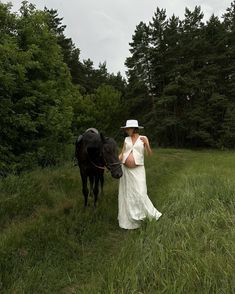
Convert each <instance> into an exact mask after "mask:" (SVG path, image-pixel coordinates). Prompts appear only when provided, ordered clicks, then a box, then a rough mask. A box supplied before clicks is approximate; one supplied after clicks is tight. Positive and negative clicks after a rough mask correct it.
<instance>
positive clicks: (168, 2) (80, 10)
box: [2, 0, 232, 75]
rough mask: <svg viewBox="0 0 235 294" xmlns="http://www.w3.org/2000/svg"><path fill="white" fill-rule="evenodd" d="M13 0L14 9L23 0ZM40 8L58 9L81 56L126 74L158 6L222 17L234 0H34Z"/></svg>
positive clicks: (181, 12)
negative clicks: (139, 30) (137, 35)
mask: <svg viewBox="0 0 235 294" xmlns="http://www.w3.org/2000/svg"><path fill="white" fill-rule="evenodd" d="M2 2H3V3H6V2H11V3H12V4H13V11H17V10H18V9H19V7H20V3H21V0H11V1H7V0H6V1H2ZM30 2H31V3H33V4H35V5H36V7H37V8H38V9H43V8H44V7H45V6H46V7H47V8H54V9H57V10H58V12H59V15H60V17H63V18H64V20H63V23H64V24H65V25H66V26H67V28H66V31H65V34H66V36H67V37H71V38H72V40H73V42H74V43H75V44H76V46H77V47H78V48H79V49H80V50H81V60H83V59H88V58H90V59H91V60H92V61H93V62H94V65H95V67H97V66H98V64H99V63H100V62H104V61H106V63H107V68H108V71H109V72H114V73H117V72H118V71H120V72H121V73H122V74H123V75H125V71H126V68H125V66H124V62H125V59H126V58H127V57H128V56H129V55H130V53H129V43H130V42H131V40H132V35H133V33H134V30H135V28H136V26H137V25H138V24H139V23H140V21H144V22H146V23H148V22H149V21H151V20H152V17H153V14H154V12H155V10H156V8H157V7H159V8H163V9H166V11H167V15H168V16H169V17H170V16H171V15H172V14H175V15H176V16H179V17H180V18H183V16H184V10H185V7H188V8H189V9H191V10H193V9H194V7H195V6H196V5H200V6H201V8H202V11H203V12H204V15H205V20H207V19H208V18H209V17H210V16H211V14H212V13H214V14H215V15H217V16H219V17H221V16H222V14H223V13H224V12H225V10H226V8H227V7H229V6H230V3H231V2H232V0H196V1H195V0H64V1H62V0H31V1H30Z"/></svg>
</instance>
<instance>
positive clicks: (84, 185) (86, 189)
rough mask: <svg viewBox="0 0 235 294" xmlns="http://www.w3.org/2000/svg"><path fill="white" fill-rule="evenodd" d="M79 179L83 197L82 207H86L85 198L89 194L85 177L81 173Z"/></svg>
mask: <svg viewBox="0 0 235 294" xmlns="http://www.w3.org/2000/svg"><path fill="white" fill-rule="evenodd" d="M81 178H82V193H83V196H84V206H87V198H88V193H89V191H88V188H87V175H86V174H85V173H82V172H81Z"/></svg>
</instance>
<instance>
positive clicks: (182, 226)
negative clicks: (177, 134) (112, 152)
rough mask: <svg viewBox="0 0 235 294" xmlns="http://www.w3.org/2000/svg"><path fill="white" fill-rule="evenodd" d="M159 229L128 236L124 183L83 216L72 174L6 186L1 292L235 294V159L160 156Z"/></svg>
mask: <svg viewBox="0 0 235 294" xmlns="http://www.w3.org/2000/svg"><path fill="white" fill-rule="evenodd" d="M146 169H147V183H148V192H149V196H150V198H151V199H152V201H153V203H154V204H155V206H156V207H157V208H158V210H160V211H161V212H162V213H163V216H162V218H161V219H160V220H159V221H158V222H155V221H152V222H149V221H147V220H146V221H145V222H143V225H142V228H141V229H138V230H133V231H125V230H122V229H120V228H119V227H118V223H117V189H118V182H117V181H115V180H113V179H111V178H110V176H108V175H107V176H106V185H105V195H104V196H103V198H102V200H101V201H100V202H99V207H98V208H97V209H94V208H93V206H92V199H90V203H91V205H90V207H88V209H86V210H84V209H83V199H82V195H81V191H80V190H81V183H80V178H79V173H78V170H77V168H76V167H72V166H71V165H70V164H68V165H66V166H63V167H60V168H56V169H46V170H42V171H40V170H38V171H35V172H32V173H30V174H26V175H22V176H20V177H15V176H11V177H8V178H7V179H5V180H3V181H1V182H0V229H1V234H0V292H3V293H233V292H234V290H235V281H234V276H233V273H234V272H235V260H234V249H235V248H234V246H235V245H234V244H235V235H234V220H235V219H234V199H235V197H234V196H235V153H234V152H217V151H201V152H198V151H197V152H196V151H188V150H169V149H164V150H163V149H162V150H156V151H155V154H154V156H153V157H152V158H147V160H146Z"/></svg>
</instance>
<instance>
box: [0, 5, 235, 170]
mask: <svg viewBox="0 0 235 294" xmlns="http://www.w3.org/2000/svg"><path fill="white" fill-rule="evenodd" d="M65 28H66V25H65V24H64V23H63V18H62V17H61V16H60V15H59V14H58V11H57V10H56V9H50V10H49V9H47V8H44V10H39V9H37V8H36V7H35V6H34V5H33V4H31V3H29V2H28V1H23V2H22V4H21V8H20V10H19V11H17V12H13V11H12V5H11V4H10V3H9V4H4V3H2V2H0V174H1V175H4V174H7V173H9V172H20V171H24V170H29V169H32V168H34V167H37V166H42V167H44V166H51V165H56V164H58V163H60V162H62V161H64V160H66V159H68V158H70V159H71V156H73V154H72V155H71V150H73V144H74V141H75V139H76V137H77V136H78V135H79V134H81V133H82V132H84V131H85V130H86V129H87V128H89V127H96V128H97V129H99V130H100V131H102V132H103V133H104V134H105V135H107V136H112V137H114V138H115V139H116V141H117V142H118V143H120V142H121V141H122V139H123V134H122V132H121V130H120V126H121V125H123V123H124V122H125V120H126V119H129V118H135V119H138V120H139V121H140V122H141V124H142V125H144V126H145V134H146V135H147V136H148V137H149V138H150V140H151V143H152V145H153V146H160V147H175V148H215V149H222V150H224V149H232V148H234V147H235V1H233V2H232V3H231V5H230V7H228V8H227V9H226V11H225V12H224V14H223V16H222V18H220V17H219V16H216V15H211V17H210V18H209V19H208V20H204V15H203V11H202V10H201V7H200V6H196V7H195V9H194V10H192V11H191V10H189V9H188V8H185V15H184V19H179V17H177V16H175V15H173V16H171V17H168V16H167V12H166V10H164V9H160V8H156V11H153V17H152V20H151V21H150V22H149V23H148V24H147V23H144V22H140V23H139V24H138V25H137V26H136V29H135V31H134V32H133V36H132V40H130V43H129V47H130V56H129V57H127V58H126V61H125V65H126V68H127V71H126V77H124V76H122V75H121V73H120V72H118V73H109V72H108V70H107V66H106V63H105V62H103V63H100V64H99V66H98V68H96V67H95V66H94V63H93V62H92V60H91V59H87V60H81V58H80V49H79V48H78V46H77V45H76V44H75V43H74V42H73V40H72V39H71V38H69V37H68V36H66V34H65ZM104 59H105V57H104ZM71 146H72V147H71Z"/></svg>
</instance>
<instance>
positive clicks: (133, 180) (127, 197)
mask: <svg viewBox="0 0 235 294" xmlns="http://www.w3.org/2000/svg"><path fill="white" fill-rule="evenodd" d="M125 143H126V152H124V154H123V162H125V160H126V158H127V157H128V155H129V154H130V152H133V157H134V159H135V162H138V165H137V167H134V168H128V167H127V166H125V165H124V164H123V165H122V171H123V176H122V177H121V178H120V180H119V191H118V222H119V226H120V227H121V228H124V229H136V228H139V227H140V225H141V220H143V219H145V218H146V217H147V218H149V219H155V220H158V219H159V218H160V216H161V215H162V213H161V212H159V211H158V210H157V209H156V208H155V207H154V206H153V204H152V202H151V200H150V199H149V197H148V194H147V185H146V173H145V167H144V144H143V142H142V141H141V140H140V137H139V138H138V139H137V141H136V142H135V144H134V145H133V143H132V140H131V137H127V138H126V139H125Z"/></svg>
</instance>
